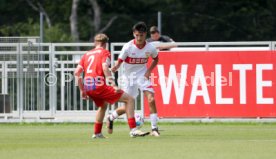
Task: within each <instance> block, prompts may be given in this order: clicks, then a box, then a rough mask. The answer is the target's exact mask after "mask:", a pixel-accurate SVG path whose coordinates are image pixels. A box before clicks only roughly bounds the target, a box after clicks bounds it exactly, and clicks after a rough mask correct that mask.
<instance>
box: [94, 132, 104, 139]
mask: <svg viewBox="0 0 276 159" xmlns="http://www.w3.org/2000/svg"><path fill="white" fill-rule="evenodd" d="M106 138H107V137H105V136H103V134H102V133H99V134H94V135H93V136H92V139H106Z"/></svg>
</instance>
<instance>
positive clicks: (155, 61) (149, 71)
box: [144, 56, 159, 79]
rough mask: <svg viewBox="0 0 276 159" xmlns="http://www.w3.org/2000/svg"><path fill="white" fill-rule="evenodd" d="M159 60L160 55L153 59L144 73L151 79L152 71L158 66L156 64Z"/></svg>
mask: <svg viewBox="0 0 276 159" xmlns="http://www.w3.org/2000/svg"><path fill="white" fill-rule="evenodd" d="M158 61H159V59H158V56H156V57H155V58H153V59H152V62H151V64H150V66H149V68H148V69H147V71H146V73H145V75H144V76H145V77H146V78H147V79H149V76H150V74H151V71H152V70H153V69H154V68H155V67H156V65H157V64H158Z"/></svg>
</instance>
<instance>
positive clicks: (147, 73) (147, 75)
mask: <svg viewBox="0 0 276 159" xmlns="http://www.w3.org/2000/svg"><path fill="white" fill-rule="evenodd" d="M144 76H145V78H146V79H147V80H148V79H149V77H150V72H148V71H147V72H146V73H145V75H144Z"/></svg>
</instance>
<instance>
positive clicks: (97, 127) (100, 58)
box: [74, 34, 149, 138]
mask: <svg viewBox="0 0 276 159" xmlns="http://www.w3.org/2000/svg"><path fill="white" fill-rule="evenodd" d="M94 41H95V48H94V49H92V50H90V51H88V52H87V53H85V54H84V55H83V56H82V58H81V60H80V62H79V64H78V66H77V68H76V70H75V73H74V74H75V78H76V79H77V81H78V86H79V89H80V91H81V95H82V98H83V99H88V98H91V99H92V100H93V101H94V102H95V104H96V106H97V107H98V110H97V113H96V119H95V124H94V135H93V136H92V138H105V136H103V134H102V126H103V120H104V116H105V112H106V109H107V103H110V104H113V103H115V102H117V101H120V102H124V103H125V105H126V114H127V118H128V125H129V128H130V133H129V134H130V136H131V137H136V136H145V135H148V134H149V132H142V131H141V130H138V129H137V128H136V122H135V118H134V98H133V97H131V96H130V95H128V94H127V93H125V92H124V91H122V90H120V89H119V88H118V87H117V86H116V84H115V82H114V80H113V78H111V77H112V75H111V72H110V70H109V66H110V52H109V51H108V50H106V49H105V48H106V44H107V42H108V37H107V36H106V35H105V34H97V35H96V36H95V38H94ZM82 72H84V80H83V78H82V77H81V73H82ZM106 79H108V80H109V81H108V83H111V85H110V86H109V85H107V82H106Z"/></svg>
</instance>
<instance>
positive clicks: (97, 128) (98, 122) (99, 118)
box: [92, 99, 107, 139]
mask: <svg viewBox="0 0 276 159" xmlns="http://www.w3.org/2000/svg"><path fill="white" fill-rule="evenodd" d="M94 101H95V103H96V105H97V104H98V110H97V112H96V118H95V124H94V135H93V136H92V138H94V139H96V138H106V137H105V136H103V134H102V127H103V120H104V116H105V112H106V109H107V103H105V102H103V101H100V100H98V99H94Z"/></svg>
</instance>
